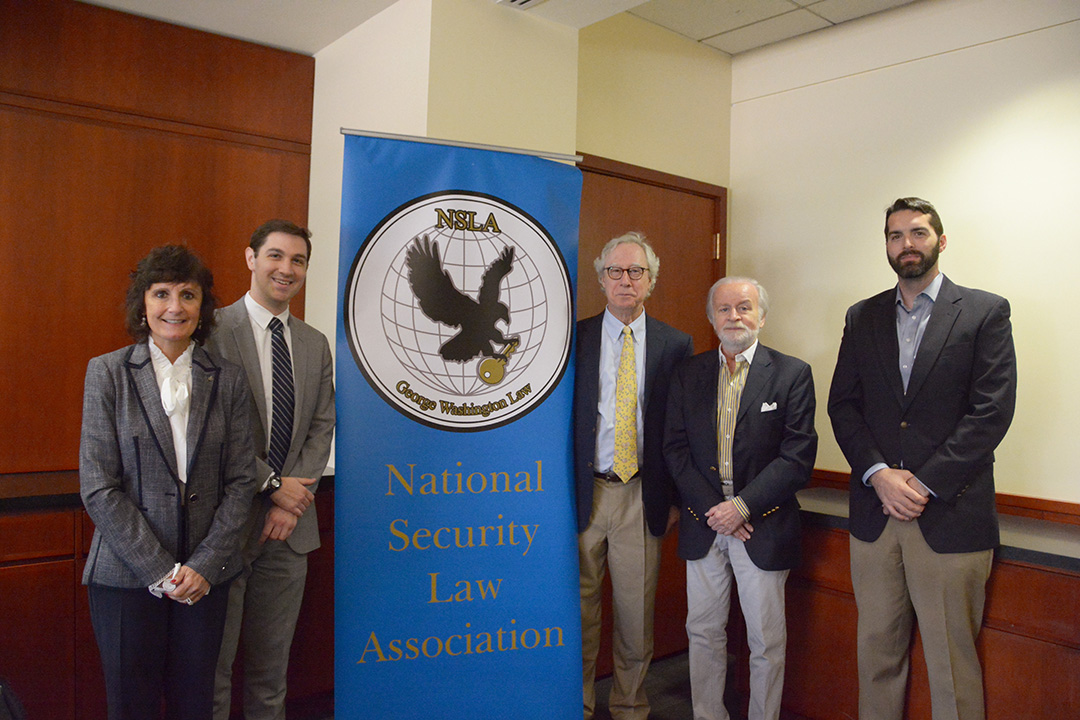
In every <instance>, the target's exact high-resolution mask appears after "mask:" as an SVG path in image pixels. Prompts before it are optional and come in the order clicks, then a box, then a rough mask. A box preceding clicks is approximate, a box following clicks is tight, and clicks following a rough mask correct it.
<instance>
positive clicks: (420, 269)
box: [345, 191, 573, 431]
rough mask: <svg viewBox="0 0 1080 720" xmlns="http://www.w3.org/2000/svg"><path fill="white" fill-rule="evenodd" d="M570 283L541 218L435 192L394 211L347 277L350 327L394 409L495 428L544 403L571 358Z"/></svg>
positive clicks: (356, 349) (444, 424) (359, 358)
mask: <svg viewBox="0 0 1080 720" xmlns="http://www.w3.org/2000/svg"><path fill="white" fill-rule="evenodd" d="M572 312H573V305H572V301H571V294H570V275H569V272H568V270H567V267H566V262H565V260H564V259H563V257H562V254H561V253H560V252H559V250H558V248H557V247H556V246H555V243H554V241H553V240H552V238H551V236H550V235H549V234H548V232H547V230H545V229H544V228H543V226H541V225H540V224H539V223H538V222H537V221H536V220H534V219H533V218H532V217H530V216H529V215H528V214H527V213H525V212H524V211H522V210H521V209H519V208H516V207H514V206H513V205H511V204H509V203H507V202H504V201H503V200H500V199H498V198H495V197H492V196H490V195H483V194H480V193H471V192H465V191H455V192H445V193H434V194H431V195H426V196H424V197H420V198H417V199H415V200H412V201H410V202H408V203H406V204H404V205H402V206H401V207H399V208H398V209H396V210H394V211H393V212H392V213H390V214H389V215H387V216H386V217H385V218H383V220H382V221H381V222H380V223H379V224H378V225H377V226H376V227H375V229H374V230H373V231H372V232H371V234H370V235H368V237H367V239H366V240H365V241H364V244H363V245H362V246H361V248H360V251H359V252H358V253H357V255H356V258H355V260H354V261H353V264H352V268H351V269H350V271H349V276H348V279H347V284H346V289H345V331H346V334H347V336H348V340H349V347H350V349H351V350H352V354H353V358H354V359H355V360H356V364H357V366H358V367H359V368H360V371H361V372H362V373H363V374H364V377H365V378H366V379H367V381H368V383H369V384H370V385H371V387H372V388H373V389H374V390H375V391H376V392H377V393H379V395H380V396H381V397H382V398H383V400H385V401H386V402H387V403H388V404H390V406H391V407H393V408H394V409H396V410H398V411H399V412H401V413H402V414H404V415H406V416H408V417H410V418H412V419H414V420H416V421H417V422H420V423H423V424H425V425H428V426H431V427H435V428H440V429H444V430H456V431H475V430H485V429H489V428H493V427H498V426H500V425H505V424H507V423H510V422H513V421H514V420H515V419H517V418H519V417H521V416H523V415H524V414H526V413H528V412H529V411H530V410H532V409H533V408H535V407H537V406H538V405H539V404H540V403H542V402H543V401H544V399H545V398H546V397H547V396H548V395H549V394H550V393H551V391H552V390H554V389H555V386H556V385H557V384H558V382H559V380H560V378H561V377H562V375H563V372H564V371H565V370H566V365H567V362H568V361H569V359H570V333H571V330H572Z"/></svg>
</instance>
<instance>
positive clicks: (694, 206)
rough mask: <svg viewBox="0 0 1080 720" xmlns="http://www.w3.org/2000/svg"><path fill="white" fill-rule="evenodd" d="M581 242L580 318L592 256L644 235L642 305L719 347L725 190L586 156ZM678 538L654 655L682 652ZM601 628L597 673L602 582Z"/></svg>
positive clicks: (601, 666) (605, 645)
mask: <svg viewBox="0 0 1080 720" xmlns="http://www.w3.org/2000/svg"><path fill="white" fill-rule="evenodd" d="M579 167H580V168H581V170H582V172H583V174H584V185H583V187H582V192H581V231H580V236H579V237H580V239H579V241H578V292H577V316H578V318H586V317H591V316H593V315H596V314H597V313H600V312H602V311H603V309H604V302H605V301H604V294H603V291H602V290H601V289H600V285H599V280H598V279H597V276H596V271H595V270H594V269H593V260H594V259H595V258H596V257H597V256H598V255H599V254H600V250H601V249H603V247H604V245H605V244H606V243H607V241H608V240H610V239H611V238H613V237H618V236H619V235H622V234H624V233H626V232H628V231H630V230H637V231H639V232H641V233H643V234H644V235H645V237H646V238H647V239H648V241H649V244H650V245H652V247H653V249H654V250H655V251H656V254H657V255H658V256H659V258H660V273H659V276H658V278H657V282H656V289H655V290H654V291H653V294H652V295H651V296H650V297H649V299H648V300H647V301H646V302H645V309H646V312H648V313H649V314H650V315H652V316H653V317H655V318H658V319H660V320H663V321H664V322H666V323H668V324H669V325H673V326H675V327H677V328H679V329H680V330H683V331H684V332H688V333H690V334H691V335H692V336H693V337H694V350H695V351H696V352H701V351H703V350H709V349H716V348H717V347H719V344H718V341H717V338H716V333H714V332H713V329H712V326H711V325H709V321H708V319H707V318H706V317H705V296H706V294H707V293H708V290H709V287H710V286H711V285H712V284H713V282H715V281H716V280H718V279H719V278H720V277H722V276H723V274H724V270H725V266H726V257H725V248H726V235H727V190H726V189H725V188H722V187H719V186H717V185H708V184H706V183H702V182H697V181H695V180H687V179H685V178H680V177H676V176H674V175H668V174H666V173H661V172H657V171H655V170H647V169H645V168H640V167H636V166H633V165H627V164H625V163H619V162H615V161H613V160H606V159H604V158H598V157H595V156H591V155H585V156H584V160H583V161H582V162H581V163H580V165H579ZM677 542H678V536H677V534H676V532H672V533H671V534H670V535H668V536H667V537H666V538H665V539H664V549H663V557H662V559H661V564H660V582H659V586H658V588H657V591H656V623H655V649H654V657H656V658H662V657H665V656H667V655H672V654H674V653H677V652H682V651H684V650H686V647H687V642H686V630H685V623H686V566H685V564H684V562H683V561H682V560H680V559H679V557H678V556H677V555H676V552H675V550H676V544H677ZM603 603H604V604H603V611H602V612H603V630H602V635H601V638H602V639H601V644H600V653H599V657H598V658H597V668H596V669H597V675H607V674H609V673H610V672H611V588H610V584H609V582H608V581H607V580H605V582H604V601H603Z"/></svg>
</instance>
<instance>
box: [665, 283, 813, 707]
mask: <svg viewBox="0 0 1080 720" xmlns="http://www.w3.org/2000/svg"><path fill="white" fill-rule="evenodd" d="M768 309H769V297H768V294H767V293H766V292H765V288H764V287H762V286H761V284H760V283H758V282H757V281H756V280H754V279H752V278H742V277H728V278H723V279H721V280H718V281H717V282H716V283H715V284H714V285H713V286H712V288H711V289H710V290H709V294H708V300H707V302H706V313H707V315H708V317H709V322H711V323H712V325H713V329H714V330H716V334H717V336H718V337H719V338H720V350H719V351H716V350H710V351H708V352H704V353H701V354H700V355H695V356H694V357H693V358H691V359H690V360H688V361H686V362H685V363H683V364H682V365H681V366H680V367H679V369H678V370H677V371H676V373H675V377H674V379H673V380H672V381H671V393H670V395H669V397H668V412H667V432H666V434H665V437H664V457H665V459H666V460H667V464H668V468H669V469H670V470H671V474H672V476H673V477H674V478H675V484H676V486H677V487H678V490H679V497H680V499H681V500H682V505H681V507H680V510H681V513H682V518H681V520H680V522H679V557H681V558H683V559H685V560H686V599H687V617H686V634H687V637H688V638H689V641H690V653H689V654H690V695H691V700H692V703H693V707H694V718H695V720H728V713H727V710H726V709H725V707H724V681H725V678H726V675H727V634H726V628H727V620H728V611H729V609H730V607H731V591H732V580H734V582H735V585H736V586H737V587H738V592H739V604H740V606H741V607H742V611H743V616H744V618H745V619H746V634H747V640H748V642H749V645H750V709H749V720H777V718H779V717H780V700H781V696H782V695H783V689H784V667H785V659H786V653H787V624H786V620H785V615H784V609H785V596H784V586H785V583H786V582H787V577H788V573H789V572H790V570H791V568H793V567H795V566H796V565H798V563H799V560H800V559H801V558H800V556H801V545H800V541H801V531H800V526H799V503H798V501H797V500H796V499H795V492H796V491H797V490H799V489H800V488H802V487H804V486H805V485H806V483H807V482H809V480H810V473H811V472H812V471H813V468H814V458H815V457H816V455H817V433H816V432H815V431H814V407H815V404H814V379H813V377H812V375H811V372H810V366H809V365H807V364H806V363H805V362H803V361H802V360H799V359H797V358H794V357H791V356H789V355H784V354H783V353H780V352H777V351H776V350H773V349H772V348H769V347H766V346H764V345H762V344H761V343H759V342H758V333H759V331H760V329H761V327H762V326H764V324H765V317H766V314H767V313H768Z"/></svg>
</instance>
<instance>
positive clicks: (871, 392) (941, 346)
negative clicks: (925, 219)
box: [829, 278, 1016, 553]
mask: <svg viewBox="0 0 1080 720" xmlns="http://www.w3.org/2000/svg"><path fill="white" fill-rule="evenodd" d="M899 352H900V351H899V346H898V343H897V339H896V289H895V288H890V289H889V290H886V291H885V292H883V293H880V294H878V295H875V296H874V297H871V298H869V299H867V300H863V301H862V302H860V303H857V304H856V305H853V306H852V307H851V308H850V309H849V310H848V313H847V320H846V322H845V325H844V338H843V340H842V341H841V343H840V354H839V357H838V358H837V361H836V371H835V372H834V373H833V380H832V387H831V389H830V391H829V416H830V417H831V419H832V425H833V432H834V433H835V435H836V441H837V442H838V443H839V445H840V449H841V450H843V452H844V457H846V458H847V461H848V463H849V464H850V465H851V495H850V506H851V507H850V520H849V527H850V529H851V534H852V535H854V536H855V537H856V538H858V539H859V540H864V541H866V542H873V541H874V540H876V539H877V538H878V536H879V535H881V531H882V530H883V529H884V528H885V523H886V521H887V519H888V517H887V516H886V515H885V514H884V513H883V512H882V504H881V501H880V500H879V499H878V496H877V492H875V490H874V489H873V488H872V487H868V486H866V485H864V484H863V482H862V476H863V475H864V474H865V473H866V471H867V470H868V469H869V468H870V467H872V466H873V465H875V464H877V463H879V462H880V463H885V464H886V465H888V466H890V467H894V468H901V467H902V468H906V469H907V470H910V471H911V472H912V473H914V475H915V477H917V478H918V479H919V480H920V481H921V482H922V483H923V484H925V485H926V486H927V487H928V488H930V490H931V491H932V492H933V493H934V496H932V497H931V499H930V502H929V503H928V504H927V505H926V507H925V508H924V509H923V512H922V515H921V516H920V517H919V520H918V522H919V528H920V529H921V530H922V533H923V537H925V538H926V542H927V544H928V545H929V546H930V547H931V548H932V549H933V550H934V551H935V552H939V553H946V552H974V551H977V550H989V549H991V548H994V547H996V546H997V545H998V542H999V538H998V524H997V511H996V509H995V505H994V449H995V448H996V447H997V446H998V443H1000V442H1001V440H1002V438H1004V437H1005V432H1006V431H1007V430H1008V428H1009V424H1010V423H1011V422H1012V417H1013V409H1014V407H1015V405H1016V353H1015V350H1014V349H1013V340H1012V325H1011V323H1010V322H1009V303H1008V301H1007V300H1005V298H1002V297H1000V296H998V295H993V294H991V293H988V292H983V291H981V290H972V289H969V288H964V287H960V286H958V285H955V284H953V283H952V282H951V281H950V280H949V279H948V278H944V279H943V282H942V285H941V290H940V292H939V293H938V298H937V301H936V302H935V303H934V309H933V312H932V313H931V315H930V321H929V323H928V324H927V327H926V332H925V334H924V335H923V339H922V342H921V344H920V345H919V353H918V356H917V357H916V358H915V364H914V366H913V367H912V369H911V379H910V381H909V382H908V389H907V392H906V393H905V392H904V386H903V380H902V379H901V376H900V368H899Z"/></svg>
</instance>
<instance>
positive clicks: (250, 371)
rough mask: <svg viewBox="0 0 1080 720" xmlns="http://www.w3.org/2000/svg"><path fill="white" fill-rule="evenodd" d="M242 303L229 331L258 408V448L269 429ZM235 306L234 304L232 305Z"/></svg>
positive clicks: (252, 337) (256, 358)
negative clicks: (260, 432) (260, 435)
mask: <svg viewBox="0 0 1080 720" xmlns="http://www.w3.org/2000/svg"><path fill="white" fill-rule="evenodd" d="M243 303H244V299H243V298H240V301H239V303H238V304H239V305H240V307H239V312H238V313H237V318H236V319H235V322H234V323H233V326H232V330H231V333H232V338H233V341H234V342H235V343H236V349H237V351H238V352H239V353H240V358H241V363H240V364H241V365H243V367H244V372H245V373H246V374H247V381H248V387H249V388H250V389H251V395H252V397H254V398H255V408H256V409H257V410H258V415H259V424H258V426H257V427H256V433H258V431H259V428H261V429H262V437H261V438H258V437H257V438H256V447H257V448H258V447H263V446H265V445H266V438H267V436H268V435H269V433H270V429H269V428H268V427H266V395H265V393H264V392H263V379H262V371H260V369H259V367H260V365H259V352H258V350H256V349H255V333H254V332H252V330H251V319H250V318H249V317H248V313H247V307H245V306H244V304H243ZM235 306H236V305H235V304H234V305H233V307H235ZM294 377H295V373H294ZM260 443H261V445H260Z"/></svg>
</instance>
